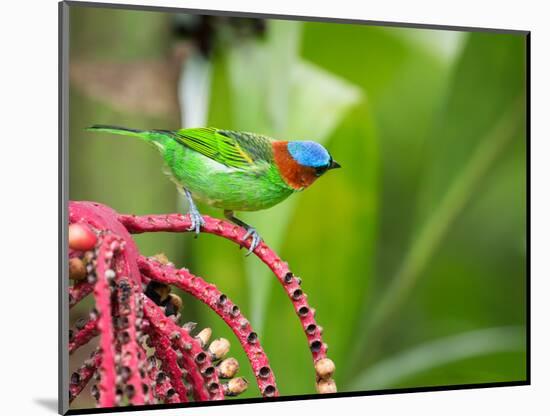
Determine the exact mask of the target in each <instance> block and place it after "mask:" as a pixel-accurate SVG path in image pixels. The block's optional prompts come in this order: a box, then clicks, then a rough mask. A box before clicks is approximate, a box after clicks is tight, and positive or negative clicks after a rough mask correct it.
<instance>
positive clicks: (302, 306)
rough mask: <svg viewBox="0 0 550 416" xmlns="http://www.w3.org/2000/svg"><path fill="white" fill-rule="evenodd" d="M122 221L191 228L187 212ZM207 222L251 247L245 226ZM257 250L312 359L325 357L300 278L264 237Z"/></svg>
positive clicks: (136, 229) (150, 227)
mask: <svg viewBox="0 0 550 416" xmlns="http://www.w3.org/2000/svg"><path fill="white" fill-rule="evenodd" d="M118 218H119V221H120V222H121V223H122V224H123V225H124V226H125V227H126V228H127V229H128V231H129V232H131V233H133V234H139V233H144V232H158V231H168V232H188V231H189V230H188V229H189V227H190V225H191V221H190V219H189V216H188V215H181V214H168V215H146V216H135V215H119V216H118ZM203 218H204V220H205V222H206V224H205V225H204V227H202V228H201V231H203V232H206V233H210V234H215V235H218V236H220V237H224V238H226V239H228V240H231V241H233V242H234V243H237V244H238V245H239V246H244V247H246V248H249V247H250V240H247V241H243V237H244V235H245V234H246V230H245V229H244V228H241V227H238V226H236V225H234V224H231V223H229V222H227V221H223V220H219V219H215V218H211V217H208V216H203ZM254 254H256V256H258V258H259V259H260V260H261V261H262V262H264V263H265V264H266V265H267V266H268V267H269V268H270V269H271V271H272V272H273V273H274V274H275V276H276V277H277V279H278V280H279V283H280V284H281V285H282V287H283V289H284V290H285V292H286V294H287V295H288V297H289V299H290V300H291V301H292V304H293V306H294V310H295V312H296V315H298V318H299V319H300V322H301V324H302V328H303V330H304V333H305V335H306V337H307V340H308V343H309V347H310V351H311V354H312V357H313V361H314V362H317V361H318V360H320V359H322V358H325V357H326V351H327V345H326V344H325V343H324V342H323V339H322V334H321V328H320V327H319V326H318V325H317V323H316V322H315V316H314V315H315V311H314V309H312V308H311V307H310V306H309V305H308V302H307V296H306V294H305V293H303V291H302V289H301V287H300V281H299V280H297V278H296V277H295V276H294V274H293V273H292V272H291V271H290V269H289V267H288V264H287V263H286V262H284V261H282V260H281V259H280V258H279V256H277V254H276V253H275V252H274V251H273V250H271V249H270V248H269V247H268V246H267V245H266V244H265V243H264V242H263V241H262V242H261V243H260V244H259V245H258V247H256V249H255V250H254Z"/></svg>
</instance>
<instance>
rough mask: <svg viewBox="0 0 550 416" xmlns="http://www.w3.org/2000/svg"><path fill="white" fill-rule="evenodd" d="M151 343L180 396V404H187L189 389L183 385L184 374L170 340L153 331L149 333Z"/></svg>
mask: <svg viewBox="0 0 550 416" xmlns="http://www.w3.org/2000/svg"><path fill="white" fill-rule="evenodd" d="M149 336H150V337H151V342H152V343H153V347H154V348H155V355H156V356H157V357H158V359H159V360H160V361H161V362H162V368H163V370H164V371H166V372H167V373H168V375H169V376H170V380H171V382H172V386H173V387H174V390H175V391H176V393H177V394H178V395H179V399H180V400H179V401H180V402H187V387H185V384H183V372H182V371H181V369H180V368H179V366H178V356H177V354H176V352H175V351H174V349H173V348H172V344H171V342H170V339H169V338H168V337H167V336H166V335H163V334H162V333H161V332H159V331H157V330H156V329H153V330H151V331H149Z"/></svg>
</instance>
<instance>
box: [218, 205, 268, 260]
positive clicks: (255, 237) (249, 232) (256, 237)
mask: <svg viewBox="0 0 550 416" xmlns="http://www.w3.org/2000/svg"><path fill="white" fill-rule="evenodd" d="M223 214H224V215H225V218H227V219H228V220H229V221H231V222H232V223H234V224H237V225H238V226H241V227H243V228H244V229H245V230H246V234H245V235H244V237H243V241H246V240H247V239H248V238H249V237H252V243H250V248H249V249H248V252H247V253H246V255H247V256H249V255H250V253H252V252H253V251H254V250H255V249H256V247H258V245H259V244H260V242H261V241H262V238H261V237H260V234H258V232H257V231H256V229H255V228H254V227H251V226H250V225H248V224H247V223H245V222H244V221H241V220H240V219H238V218H237V217H235V215H233V211H230V210H225V211H224V212H223Z"/></svg>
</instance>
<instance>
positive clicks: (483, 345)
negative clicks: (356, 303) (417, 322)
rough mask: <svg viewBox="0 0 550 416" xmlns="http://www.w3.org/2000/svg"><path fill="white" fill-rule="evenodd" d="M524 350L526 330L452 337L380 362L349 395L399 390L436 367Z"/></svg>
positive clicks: (507, 329) (348, 388) (358, 380)
mask: <svg viewBox="0 0 550 416" xmlns="http://www.w3.org/2000/svg"><path fill="white" fill-rule="evenodd" d="M524 350H525V331H524V329H523V327H500V328H488V329H480V330H476V331H470V332H466V333H462V334H457V335H452V336H449V337H445V338H442V339H436V340H433V341H429V342H426V343H424V344H422V345H418V346H416V347H414V348H411V349H408V350H406V351H403V352H401V353H399V354H396V355H394V356H391V357H389V358H386V359H384V360H382V361H379V362H377V363H376V364H375V365H373V366H372V367H370V368H368V369H367V370H365V371H364V372H363V373H361V374H360V375H359V376H358V377H357V378H356V379H355V380H353V381H352V382H351V383H350V384H349V386H346V391H357V390H378V389H386V388H390V387H395V386H397V385H399V383H400V382H401V381H402V380H405V379H407V378H409V377H411V376H414V375H415V374H418V373H421V372H423V371H426V370H429V369H432V368H435V367H442V366H445V365H448V364H450V363H453V362H456V361H461V360H464V359H467V358H472V357H476V356H484V355H490V354H496V353H502V352H515V351H524ZM486 381H487V382H488V381H497V380H494V379H489V380H486Z"/></svg>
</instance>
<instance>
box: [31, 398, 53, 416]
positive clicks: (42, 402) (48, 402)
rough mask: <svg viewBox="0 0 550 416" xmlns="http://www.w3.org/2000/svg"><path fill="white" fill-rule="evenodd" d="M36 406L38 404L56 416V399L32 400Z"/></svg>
mask: <svg viewBox="0 0 550 416" xmlns="http://www.w3.org/2000/svg"><path fill="white" fill-rule="evenodd" d="M34 402H35V403H36V404H39V405H40V406H42V407H43V408H44V409H47V410H50V411H51V412H53V413H55V414H57V399H54V398H40V399H36V398H35V399H34Z"/></svg>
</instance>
